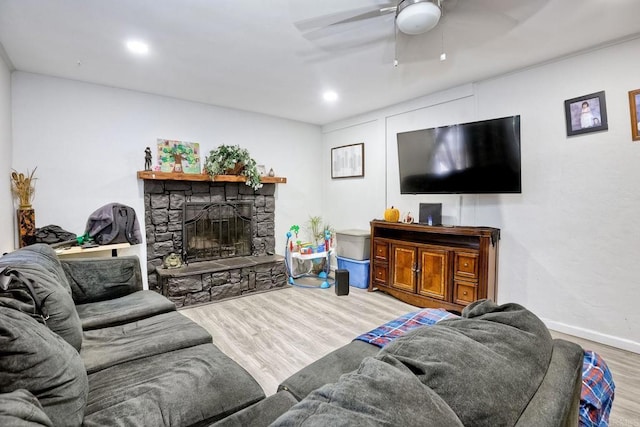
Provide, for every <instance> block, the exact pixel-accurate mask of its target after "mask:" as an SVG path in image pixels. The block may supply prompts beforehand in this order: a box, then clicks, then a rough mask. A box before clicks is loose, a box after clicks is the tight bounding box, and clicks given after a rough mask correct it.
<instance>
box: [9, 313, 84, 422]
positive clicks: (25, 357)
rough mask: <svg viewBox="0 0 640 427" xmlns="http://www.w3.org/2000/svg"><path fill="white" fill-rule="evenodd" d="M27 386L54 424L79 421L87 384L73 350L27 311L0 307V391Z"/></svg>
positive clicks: (80, 364)
mask: <svg viewBox="0 0 640 427" xmlns="http://www.w3.org/2000/svg"><path fill="white" fill-rule="evenodd" d="M18 389H25V390H29V391H30V392H31V393H33V395H35V396H36V397H37V398H38V401H39V402H40V404H41V405H42V408H43V410H44V412H45V414H47V416H48V417H49V419H50V420H51V422H52V423H53V425H56V426H59V425H60V426H61V425H65V426H68V425H80V424H81V423H82V419H83V417H84V410H85V405H86V402H87V393H88V390H89V384H88V382H87V373H86V371H85V369H84V364H83V363H82V359H81V358H80V355H79V354H78V352H77V351H76V350H74V348H73V347H71V346H70V345H69V344H68V343H67V342H66V341H64V340H63V339H62V338H61V337H59V336H58V335H56V334H54V333H53V332H51V331H50V330H49V329H47V328H46V327H45V326H44V325H41V324H40V323H38V322H37V321H36V320H34V319H33V318H32V317H30V316H29V315H28V314H25V313H22V312H21V311H18V310H14V309H11V308H7V307H0V393H10V392H12V391H15V390H18Z"/></svg>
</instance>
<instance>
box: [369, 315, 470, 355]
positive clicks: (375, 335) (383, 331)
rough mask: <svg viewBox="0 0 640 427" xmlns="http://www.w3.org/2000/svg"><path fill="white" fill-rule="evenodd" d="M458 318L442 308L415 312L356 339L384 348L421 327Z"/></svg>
mask: <svg viewBox="0 0 640 427" xmlns="http://www.w3.org/2000/svg"><path fill="white" fill-rule="evenodd" d="M456 317H458V316H456V315H455V314H452V313H449V312H448V311H446V310H443V309H441V308H439V309H433V308H425V309H424V310H419V311H414V312H411V313H407V314H405V315H403V316H400V317H398V318H397V319H394V320H392V321H390V322H387V323H385V324H384V325H381V326H378V327H377V328H375V329H373V330H371V331H369V332H367V333H366V334H362V335H360V336H359V337H357V338H356V339H357V340H360V341H364V342H366V343H369V344H373V345H377V346H378V347H380V348H382V347H384V346H385V345H387V344H389V343H390V342H391V341H393V340H394V339H396V338H398V337H400V336H402V335H404V334H405V333H406V332H409V331H410V330H412V329H415V328H417V327H419V326H431V325H434V324H436V323H438V322H439V321H441V320H444V319H455V318H456Z"/></svg>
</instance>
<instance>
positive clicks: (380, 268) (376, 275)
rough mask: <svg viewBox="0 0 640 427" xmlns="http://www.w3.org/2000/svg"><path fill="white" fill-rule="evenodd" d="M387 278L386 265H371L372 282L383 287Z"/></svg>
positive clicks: (387, 270)
mask: <svg viewBox="0 0 640 427" xmlns="http://www.w3.org/2000/svg"><path fill="white" fill-rule="evenodd" d="M388 278H389V269H388V268H387V266H386V265H379V264H373V281H374V282H378V283H381V284H383V285H386V284H387V280H388Z"/></svg>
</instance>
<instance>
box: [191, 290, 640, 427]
mask: <svg viewBox="0 0 640 427" xmlns="http://www.w3.org/2000/svg"><path fill="white" fill-rule="evenodd" d="M414 310H416V307H414V306H412V305H409V304H405V303H403V302H401V301H399V300H397V299H395V298H393V297H390V296H388V295H386V294H384V293H382V292H367V291H366V290H364V289H357V288H353V287H351V288H350V292H349V295H347V296H340V297H339V296H337V295H335V292H334V289H333V288H331V289H319V288H298V287H290V288H287V289H283V290H277V291H272V292H265V293H260V294H254V295H249V296H245V297H242V298H236V299H230V300H226V301H221V302H218V303H214V304H207V305H202V306H198V307H194V308H185V309H182V310H180V313H182V314H183V315H185V316H187V317H189V318H190V319H192V320H194V321H195V322H197V323H198V324H200V325H201V326H203V327H204V328H205V329H206V330H207V331H208V332H209V333H211V335H212V336H213V342H214V344H216V345H217V346H218V347H219V348H220V349H221V350H222V351H223V352H224V353H225V354H227V355H228V356H229V357H231V358H232V359H233V360H235V361H236V362H238V363H239V364H240V365H242V366H243V367H244V368H245V369H246V370H247V371H248V372H249V373H250V374H251V375H252V376H253V377H254V378H255V379H256V380H257V381H258V383H259V384H260V385H261V386H262V388H263V389H264V391H265V393H266V394H267V395H271V394H273V393H275V392H276V389H277V387H278V384H280V383H281V382H282V381H283V380H285V379H286V378H288V377H289V376H290V375H292V374H294V373H295V372H297V371H298V370H300V369H301V368H303V367H305V366H306V365H308V364H309V363H311V362H313V361H315V360H317V359H319V358H320V357H322V356H324V355H325V354H327V353H329V352H331V351H333V350H335V349H337V348H338V347H341V346H343V345H345V344H347V343H349V342H350V341H351V340H353V338H354V337H356V336H357V335H359V334H361V333H364V332H367V331H369V330H371V329H373V328H375V327H376V326H379V325H380V324H382V323H385V322H387V321H389V320H392V319H394V318H396V317H398V316H400V315H402V314H404V313H407V312H409V311H414ZM552 334H553V335H554V337H558V338H564V339H567V340H569V341H574V342H576V343H578V344H580V345H582V347H583V348H585V349H588V350H593V351H596V352H597V353H599V354H600V355H601V356H602V357H603V358H604V360H605V361H606V362H607V364H608V366H609V368H610V369H611V371H612V372H613V376H614V381H615V383H616V396H615V399H614V404H613V410H612V412H611V420H610V421H611V423H610V426H612V427H618V426H619V427H633V426H640V355H639V354H636V353H631V352H628V351H624V350H619V349H616V348H612V347H608V346H605V345H602V344H597V343H593V342H591V341H587V340H583V339H580V338H575V337H572V336H569V335H564V334H560V333H556V332H552Z"/></svg>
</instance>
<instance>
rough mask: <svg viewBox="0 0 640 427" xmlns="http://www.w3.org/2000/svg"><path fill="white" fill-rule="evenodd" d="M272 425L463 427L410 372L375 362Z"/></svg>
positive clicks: (368, 360) (320, 391)
mask: <svg viewBox="0 0 640 427" xmlns="http://www.w3.org/2000/svg"><path fill="white" fill-rule="evenodd" d="M272 425H273V426H302V425H304V426H305V427H314V426H317V427H325V426H345V427H346V426H438V427H463V424H462V423H461V422H460V420H459V419H458V417H457V416H456V414H455V413H454V412H453V411H452V410H451V408H450V407H449V406H448V405H447V404H446V402H445V401H444V400H443V399H442V398H441V397H440V396H438V394H437V393H436V392H434V391H433V390H432V389H430V388H429V387H426V386H425V385H424V384H422V382H421V381H420V379H419V378H418V377H417V376H416V375H414V373H413V372H411V370H410V369H409V368H407V367H405V366H403V365H402V364H396V365H391V364H388V363H385V362H384V361H381V360H378V359H375V358H371V357H367V358H365V359H364V361H363V363H362V364H361V365H360V367H359V368H358V370H356V371H354V372H351V373H348V374H345V375H343V376H342V377H341V378H340V380H339V381H338V382H337V383H332V384H327V385H325V386H323V387H321V388H319V389H318V390H314V391H313V392H311V394H309V396H307V397H306V398H304V399H303V400H302V401H300V402H299V403H298V404H296V405H295V406H294V407H293V408H291V409H290V410H289V411H287V412H286V413H284V414H283V415H282V416H280V418H278V419H277V420H276V421H275V422H274V423H273V424H272ZM468 425H472V424H468ZM495 425H501V424H495Z"/></svg>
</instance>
